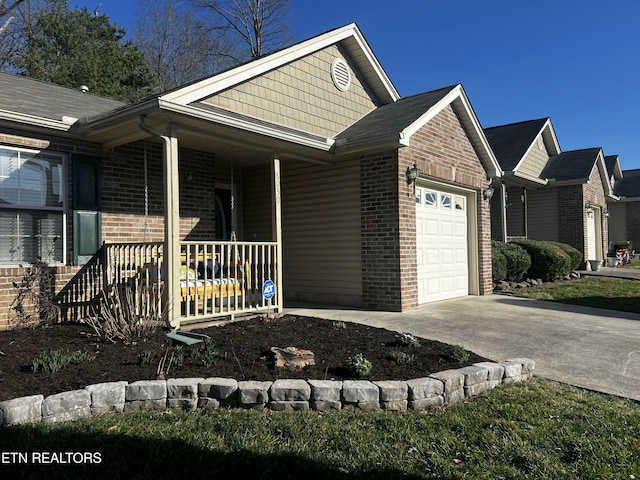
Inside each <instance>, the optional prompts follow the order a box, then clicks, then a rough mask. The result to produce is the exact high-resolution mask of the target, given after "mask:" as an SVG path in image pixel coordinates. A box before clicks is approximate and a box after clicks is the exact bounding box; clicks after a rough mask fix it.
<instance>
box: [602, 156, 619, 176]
mask: <svg viewBox="0 0 640 480" xmlns="http://www.w3.org/2000/svg"><path fill="white" fill-rule="evenodd" d="M617 161H618V155H607V156H605V157H604V164H605V166H606V167H607V174H608V175H609V176H611V175H613V170H614V169H615V168H616V162H617Z"/></svg>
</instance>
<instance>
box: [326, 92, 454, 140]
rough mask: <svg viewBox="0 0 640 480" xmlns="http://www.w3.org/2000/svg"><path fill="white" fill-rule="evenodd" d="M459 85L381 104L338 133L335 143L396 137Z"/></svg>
mask: <svg viewBox="0 0 640 480" xmlns="http://www.w3.org/2000/svg"><path fill="white" fill-rule="evenodd" d="M457 86H458V85H452V86H450V87H444V88H440V89H438V90H433V91H431V92H425V93H420V94H418V95H413V96H411V97H406V98H402V99H400V100H398V101H397V102H394V103H388V104H386V105H382V106H380V107H378V108H376V109H375V110H373V111H372V112H370V113H369V114H367V115H365V116H364V117H363V118H361V119H360V120H358V121H357V122H356V123H354V124H353V125H351V126H350V127H347V128H346V129H345V130H343V131H342V132H341V133H339V134H338V135H337V136H336V140H337V141H340V140H343V141H346V142H347V143H349V144H353V143H360V142H368V141H372V140H375V139H379V138H389V137H390V136H393V135H396V136H397V134H398V133H400V132H401V131H403V130H404V129H405V128H407V127H408V126H409V125H411V124H412V123H413V122H415V121H416V120H418V119H419V118H420V117H421V116H422V115H423V114H424V113H425V112H427V111H428V110H429V109H430V108H431V107H433V106H434V105H435V104H437V103H438V102H439V101H440V100H442V99H443V98H444V97H445V96H446V95H447V94H448V93H449V92H450V91H451V90H453V89H454V88H455V87H457Z"/></svg>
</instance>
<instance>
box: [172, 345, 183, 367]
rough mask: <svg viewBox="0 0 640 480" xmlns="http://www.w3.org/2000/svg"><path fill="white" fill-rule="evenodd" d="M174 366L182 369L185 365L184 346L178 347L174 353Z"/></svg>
mask: <svg viewBox="0 0 640 480" xmlns="http://www.w3.org/2000/svg"><path fill="white" fill-rule="evenodd" d="M172 358H173V364H174V365H175V366H176V367H181V366H183V365H184V348H183V347H182V345H178V346H176V348H175V349H174V350H173V353H172Z"/></svg>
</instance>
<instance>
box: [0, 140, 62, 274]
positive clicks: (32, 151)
mask: <svg viewBox="0 0 640 480" xmlns="http://www.w3.org/2000/svg"><path fill="white" fill-rule="evenodd" d="M0 149H2V150H11V151H14V152H20V153H27V154H34V155H38V154H40V153H43V150H42V149H31V148H24V147H15V146H11V145H6V144H3V143H0ZM46 154H47V155H51V156H54V157H59V158H60V159H61V160H62V162H61V163H62V183H63V184H62V185H61V189H62V208H59V207H32V206H22V205H6V206H5V205H1V204H0V209H6V210H30V211H37V212H60V213H62V238H61V239H59V240H58V241H61V242H62V260H61V261H60V262H57V261H52V262H49V265H51V266H64V265H66V264H67V255H68V252H67V220H68V216H69V176H68V171H69V170H68V168H69V164H68V160H69V159H68V155H67V154H65V153H62V152H56V151H53V152H49V151H47V152H46ZM18 265H29V263H28V262H23V261H21V262H16V263H1V262H0V268H2V267H5V268H13V267H16V266H18Z"/></svg>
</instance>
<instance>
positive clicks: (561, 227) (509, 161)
mask: <svg viewBox="0 0 640 480" xmlns="http://www.w3.org/2000/svg"><path fill="white" fill-rule="evenodd" d="M485 134H486V136H487V139H488V140H489V143H490V145H491V148H492V149H493V151H494V153H495V155H496V158H497V159H498V162H499V163H500V166H501V169H502V173H503V175H502V177H500V179H499V180H496V181H495V182H494V187H495V188H496V189H497V191H498V192H499V193H498V194H497V195H495V196H494V198H495V200H494V201H493V202H492V205H491V210H492V211H491V218H492V238H493V239H495V240H501V241H508V240H510V239H513V238H528V239H532V240H548V241H556V242H562V243H566V244H569V245H571V246H572V247H574V248H576V249H578V250H579V251H580V252H582V255H583V259H584V266H588V265H589V264H588V262H587V261H588V260H600V261H602V260H604V259H605V258H606V254H607V250H608V245H607V240H608V234H607V205H608V203H607V202H610V201H615V200H616V197H615V195H614V194H613V191H612V188H611V183H610V181H609V178H608V173H607V168H606V166H605V162H604V154H603V152H602V149H601V148H588V149H581V150H572V151H566V152H563V151H561V150H560V146H559V142H558V139H557V137H556V134H555V130H554V128H553V125H552V123H551V119H550V118H541V119H537V120H529V121H524V122H519V123H514V124H509V125H500V126H496V127H491V128H486V129H485Z"/></svg>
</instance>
